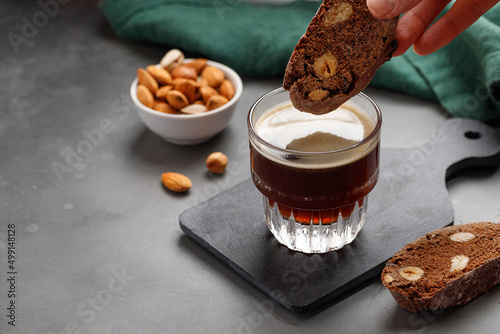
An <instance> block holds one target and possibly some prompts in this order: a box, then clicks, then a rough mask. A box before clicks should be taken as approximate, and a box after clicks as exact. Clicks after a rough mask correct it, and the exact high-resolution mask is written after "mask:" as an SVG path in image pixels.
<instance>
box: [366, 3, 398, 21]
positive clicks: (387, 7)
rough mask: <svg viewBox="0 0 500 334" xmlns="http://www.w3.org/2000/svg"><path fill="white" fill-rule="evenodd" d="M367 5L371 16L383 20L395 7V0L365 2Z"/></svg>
mask: <svg viewBox="0 0 500 334" xmlns="http://www.w3.org/2000/svg"><path fill="white" fill-rule="evenodd" d="M367 5H368V9H369V10H370V11H371V12H372V14H373V15H375V16H377V17H382V18H385V17H386V16H388V14H390V13H391V12H392V10H393V9H394V8H395V7H396V0H367Z"/></svg>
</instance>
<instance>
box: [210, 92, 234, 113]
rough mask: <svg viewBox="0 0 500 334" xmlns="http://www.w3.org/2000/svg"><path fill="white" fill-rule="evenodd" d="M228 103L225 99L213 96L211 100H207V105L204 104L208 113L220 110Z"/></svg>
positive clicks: (220, 96)
mask: <svg viewBox="0 0 500 334" xmlns="http://www.w3.org/2000/svg"><path fill="white" fill-rule="evenodd" d="M228 102H229V100H228V99H227V98H225V97H224V96H222V95H214V96H212V97H211V98H209V99H208V101H207V104H206V106H207V110H208V111H210V110H214V109H217V108H220V107H222V106H223V105H225V104H226V103H228Z"/></svg>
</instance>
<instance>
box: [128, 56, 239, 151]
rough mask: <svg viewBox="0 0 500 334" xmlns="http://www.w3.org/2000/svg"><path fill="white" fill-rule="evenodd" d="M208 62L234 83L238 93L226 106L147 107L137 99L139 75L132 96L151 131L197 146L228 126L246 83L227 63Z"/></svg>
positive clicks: (180, 143) (133, 83)
mask: <svg viewBox="0 0 500 334" xmlns="http://www.w3.org/2000/svg"><path fill="white" fill-rule="evenodd" d="M190 60H191V59H186V61H190ZM207 64H208V65H212V66H215V67H217V68H219V69H221V70H222V71H223V72H224V73H225V74H226V78H227V79H228V80H229V81H231V83H232V84H233V85H234V89H235V94H234V97H233V98H232V99H231V100H230V101H229V102H228V103H226V104H225V105H223V106H222V107H220V108H217V109H214V110H210V111H207V112H204V113H201V114H197V115H175V114H165V113H161V112H159V111H156V110H153V109H151V108H148V107H146V106H145V105H143V104H142V103H141V102H139V100H138V99H137V78H135V80H134V81H133V82H132V85H131V86H130V97H131V98H132V101H134V104H135V106H136V108H137V112H138V113H139V116H140V117H141V119H142V121H143V122H144V124H146V126H147V127H148V128H149V129H150V130H151V131H153V132H154V133H156V134H157V135H159V136H160V137H162V138H163V139H165V140H166V141H168V142H170V143H174V144H179V145H193V144H199V143H202V142H205V141H207V140H209V139H210V138H212V137H213V136H215V135H216V134H218V133H219V132H221V131H222V130H224V128H226V127H227V126H228V124H229V121H231V118H232V117H233V115H234V112H235V110H236V105H237V102H238V100H239V98H240V96H241V92H242V91H243V83H242V82H241V78H240V76H239V75H238V74H237V73H236V72H235V71H234V70H232V69H231V68H229V67H227V66H226V65H223V64H220V63H217V62H214V61H210V60H208V61H207Z"/></svg>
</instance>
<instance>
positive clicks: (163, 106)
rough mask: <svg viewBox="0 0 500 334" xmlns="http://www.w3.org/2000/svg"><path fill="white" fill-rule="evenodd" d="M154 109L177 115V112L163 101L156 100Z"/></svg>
mask: <svg viewBox="0 0 500 334" xmlns="http://www.w3.org/2000/svg"><path fill="white" fill-rule="evenodd" d="M153 109H154V110H156V111H159V112H162V113H165V114H177V111H176V110H175V109H174V108H172V106H170V105H169V104H168V103H167V102H165V101H163V100H155V103H154V105H153Z"/></svg>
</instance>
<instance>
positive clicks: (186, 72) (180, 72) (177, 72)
mask: <svg viewBox="0 0 500 334" xmlns="http://www.w3.org/2000/svg"><path fill="white" fill-rule="evenodd" d="M172 77H173V78H174V79H177V78H186V79H191V80H198V73H196V70H195V69H194V68H192V67H187V66H184V65H181V66H178V67H176V68H175V69H174V70H173V71H172Z"/></svg>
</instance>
